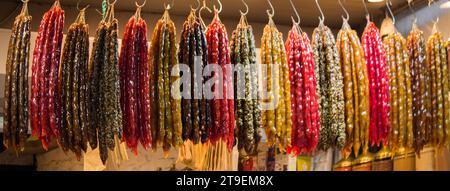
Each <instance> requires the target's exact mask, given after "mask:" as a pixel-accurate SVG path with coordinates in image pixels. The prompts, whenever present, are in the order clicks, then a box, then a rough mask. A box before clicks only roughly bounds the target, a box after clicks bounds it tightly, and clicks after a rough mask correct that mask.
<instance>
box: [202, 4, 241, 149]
mask: <svg viewBox="0 0 450 191" xmlns="http://www.w3.org/2000/svg"><path fill="white" fill-rule="evenodd" d="M206 40H207V44H208V64H214V65H216V66H219V67H220V68H221V69H222V71H223V72H222V76H219V75H217V74H216V73H213V74H212V79H210V80H216V81H218V83H214V85H213V86H212V91H213V92H214V99H213V100H211V101H210V102H211V104H210V105H211V111H212V117H211V119H212V125H211V128H210V131H209V140H210V142H211V143H213V144H214V143H216V142H218V141H223V142H225V143H226V144H227V146H228V149H229V150H231V149H232V147H233V145H234V129H235V116H234V99H233V98H232V97H233V95H234V93H233V80H232V74H231V73H229V72H226V71H227V69H226V68H228V67H230V66H231V58H230V47H229V41H228V34H227V30H226V28H225V25H224V24H223V23H222V21H220V18H219V15H218V13H217V12H216V13H215V16H214V19H213V21H212V22H211V24H210V25H209V26H208V28H207V31H206ZM219 77H222V79H218V78H219ZM219 86H220V87H219ZM230 98H231V99H230Z"/></svg>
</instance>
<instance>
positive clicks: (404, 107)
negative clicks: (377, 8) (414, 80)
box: [383, 32, 413, 152]
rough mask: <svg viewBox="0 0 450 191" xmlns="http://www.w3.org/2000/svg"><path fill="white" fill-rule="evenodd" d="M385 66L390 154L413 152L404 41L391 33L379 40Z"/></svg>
mask: <svg viewBox="0 0 450 191" xmlns="http://www.w3.org/2000/svg"><path fill="white" fill-rule="evenodd" d="M383 44H384V47H385V50H386V54H387V55H386V63H387V65H388V66H389V95H390V97H389V99H390V103H391V113H390V121H391V133H390V140H389V145H390V149H391V151H393V152H394V151H396V150H397V149H403V148H406V149H412V148H413V113H412V112H413V106H412V90H411V70H410V65H409V58H408V49H407V48H406V40H405V39H404V38H403V37H402V36H401V34H400V33H398V32H394V33H391V34H389V35H388V36H387V37H386V38H385V39H383Z"/></svg>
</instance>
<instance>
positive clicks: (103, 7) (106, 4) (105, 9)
mask: <svg viewBox="0 0 450 191" xmlns="http://www.w3.org/2000/svg"><path fill="white" fill-rule="evenodd" d="M107 9H108V2H107V0H103V1H102V15H103V19H105V18H106V12H107Z"/></svg>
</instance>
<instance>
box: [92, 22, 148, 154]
mask: <svg viewBox="0 0 450 191" xmlns="http://www.w3.org/2000/svg"><path fill="white" fill-rule="evenodd" d="M147 44H148V43H147V24H146V23H145V21H144V20H143V19H142V18H135V17H132V18H130V19H129V21H128V23H127V25H126V26H125V34H124V35H123V39H122V48H121V52H120V57H119V71H120V72H119V73H120V92H121V93H120V94H121V99H120V103H121V109H122V124H123V138H124V140H125V142H126V143H127V146H128V148H130V149H131V150H132V151H133V153H134V154H136V155H137V146H138V144H139V143H141V144H142V146H143V147H144V148H145V149H147V148H149V147H151V145H152V134H151V121H150V84H149V83H150V69H149V64H148V45H147ZM99 138H100V137H99Z"/></svg>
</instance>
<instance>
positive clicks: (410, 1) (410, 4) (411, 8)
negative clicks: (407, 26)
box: [408, 0, 417, 25]
mask: <svg viewBox="0 0 450 191" xmlns="http://www.w3.org/2000/svg"><path fill="white" fill-rule="evenodd" d="M412 4H413V0H408V7H409V10H410V11H411V13H412V14H413V15H414V21H413V25H414V24H416V22H417V15H416V11H414V8H413V5H412Z"/></svg>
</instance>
